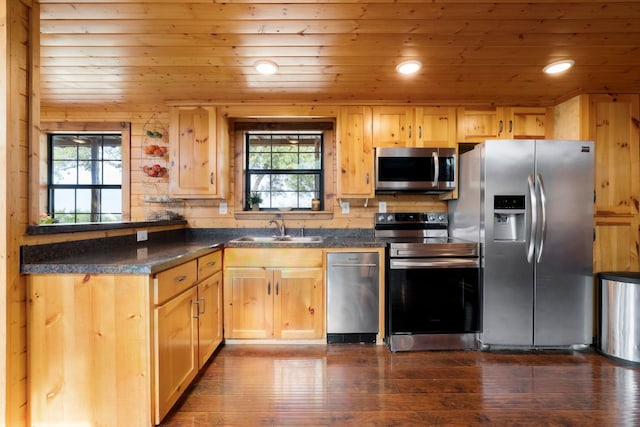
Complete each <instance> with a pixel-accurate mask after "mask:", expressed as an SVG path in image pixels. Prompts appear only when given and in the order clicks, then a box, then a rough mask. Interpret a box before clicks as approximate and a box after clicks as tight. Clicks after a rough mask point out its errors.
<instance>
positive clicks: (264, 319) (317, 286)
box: [225, 268, 324, 339]
mask: <svg viewBox="0 0 640 427" xmlns="http://www.w3.org/2000/svg"><path fill="white" fill-rule="evenodd" d="M225 283H226V291H225V298H226V299H227V307H226V310H227V311H228V313H227V319H228V322H227V325H226V327H225V335H226V337H227V338H289V339H291V338H298V339H312V338H321V337H322V335H323V332H324V331H323V312H324V304H323V300H322V296H323V292H322V269H321V268H281V269H270V268H229V269H227V270H226V278H225Z"/></svg>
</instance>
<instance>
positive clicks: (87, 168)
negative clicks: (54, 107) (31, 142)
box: [48, 134, 122, 223]
mask: <svg viewBox="0 0 640 427" xmlns="http://www.w3.org/2000/svg"><path fill="white" fill-rule="evenodd" d="M48 159H49V180H48V182H49V193H48V206H49V214H50V215H51V216H52V217H53V218H54V220H55V221H56V222H60V223H76V222H111V221H121V220H122V140H121V136H120V135H119V134H51V135H49V156H48Z"/></svg>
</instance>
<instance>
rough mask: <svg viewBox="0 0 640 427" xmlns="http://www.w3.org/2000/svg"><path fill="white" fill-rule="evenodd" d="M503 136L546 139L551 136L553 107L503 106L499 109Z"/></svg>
mask: <svg viewBox="0 0 640 427" xmlns="http://www.w3.org/2000/svg"><path fill="white" fill-rule="evenodd" d="M500 110H501V112H502V120H503V121H504V128H505V129H504V130H505V138H508V139H548V138H551V137H552V136H553V109H551V108H544V107H504V108H501V109H500Z"/></svg>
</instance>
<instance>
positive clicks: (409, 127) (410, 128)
mask: <svg viewBox="0 0 640 427" xmlns="http://www.w3.org/2000/svg"><path fill="white" fill-rule="evenodd" d="M409 138H411V126H409Z"/></svg>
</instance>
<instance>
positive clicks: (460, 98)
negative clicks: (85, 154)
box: [40, 0, 640, 106]
mask: <svg viewBox="0 0 640 427" xmlns="http://www.w3.org/2000/svg"><path fill="white" fill-rule="evenodd" d="M40 3H41V101H42V105H43V106H53V105H60V104H64V105H69V104H78V105H83V104H104V103H127V104H131V103H133V104H149V103H163V102H168V101H179V100H188V101H192V100H199V101H212V102H285V103H308V102H322V103H344V102H369V103H380V102H386V103H405V102H411V103H421V102H422V103H448V104H498V105H552V104H554V103H556V102H558V101H560V100H562V99H566V98H567V97H569V96H572V95H575V94H579V93H623V92H640V1H638V0H622V1H615V2H603V1H593V0H586V1H585V0H581V1H575V0H574V1H572V2H567V1H554V0H533V1H526V2H522V1H515V0H491V1H487V0H466V1H464V0H432V1H425V0H397V1H393V0H377V1H370V2H366V1H359V0H351V1H343V0H324V1H315V0H297V1H296V0H293V1H286V0H285V1H283V2H281V1H276V0H263V1H259V2H249V1H244V0H225V1H222V0H220V1H216V0H208V1H204V0H191V1H176V0H155V1H154V0H138V1H133V0H111V1H99V0H78V1H61V0H40ZM566 58H570V59H573V60H575V63H576V65H575V67H574V68H573V69H572V70H570V71H568V72H566V73H564V74H562V75H556V76H553V77H552V76H547V75H544V74H543V73H542V68H543V67H544V66H545V65H546V64H548V63H551V62H553V61H556V60H560V59H566ZM262 59H270V60H273V61H275V62H276V63H277V64H279V66H280V68H279V72H278V73H277V74H275V75H271V76H263V75H259V74H258V73H257V72H256V71H255V69H254V68H253V66H254V64H255V62H256V61H258V60H262ZM405 59H417V60H420V61H421V62H422V63H423V68H422V70H421V71H420V72H419V73H418V74H417V75H414V76H412V77H406V76H400V75H399V74H398V73H397V72H396V71H395V67H396V64H397V63H399V62H400V61H402V60H405Z"/></svg>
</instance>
